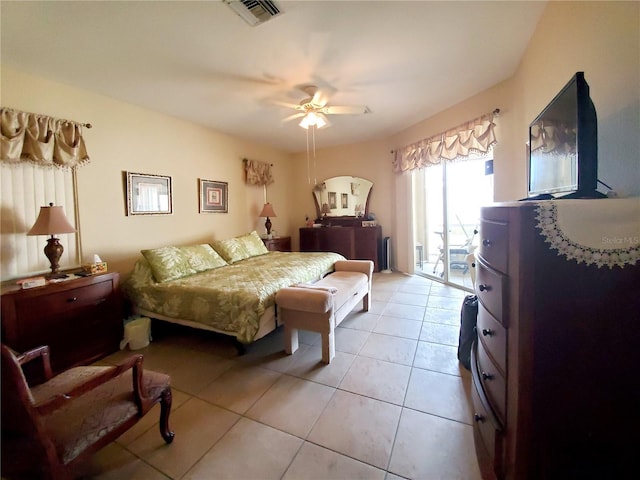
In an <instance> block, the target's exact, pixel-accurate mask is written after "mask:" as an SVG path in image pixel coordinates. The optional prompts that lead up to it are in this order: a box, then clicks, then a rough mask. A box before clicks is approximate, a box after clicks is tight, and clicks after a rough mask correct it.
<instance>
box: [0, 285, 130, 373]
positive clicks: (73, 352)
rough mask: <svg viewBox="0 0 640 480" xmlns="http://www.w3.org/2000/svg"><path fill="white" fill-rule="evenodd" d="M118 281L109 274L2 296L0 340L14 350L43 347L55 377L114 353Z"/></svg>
mask: <svg viewBox="0 0 640 480" xmlns="http://www.w3.org/2000/svg"><path fill="white" fill-rule="evenodd" d="M118 281H119V274H118V273H116V272H113V273H105V274H101V275H92V276H89V277H85V278H77V279H72V280H67V281H64V282H60V283H55V284H49V285H47V286H44V287H37V288H31V289H28V290H17V289H11V290H8V291H3V293H2V301H1V302H2V303H1V307H2V341H3V342H4V343H7V344H8V345H9V346H10V347H11V348H13V349H15V350H17V351H25V350H28V349H31V348H34V347H37V346H39V345H49V348H50V358H51V367H52V369H53V370H54V372H56V373H57V372H60V371H62V370H65V369H67V368H69V367H72V366H76V365H80V364H88V363H91V362H93V361H95V360H97V359H99V358H101V357H103V356H106V355H108V354H110V353H113V352H115V351H116V350H118V348H119V343H120V340H122V335H123V325H122V318H123V316H122V313H123V310H122V300H121V296H120V293H119V289H118ZM27 374H28V376H29V372H27Z"/></svg>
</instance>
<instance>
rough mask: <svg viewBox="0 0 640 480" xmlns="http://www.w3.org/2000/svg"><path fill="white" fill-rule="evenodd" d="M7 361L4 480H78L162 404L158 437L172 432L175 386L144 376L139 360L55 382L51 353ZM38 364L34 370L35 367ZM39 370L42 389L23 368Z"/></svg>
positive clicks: (8, 356) (41, 350)
mask: <svg viewBox="0 0 640 480" xmlns="http://www.w3.org/2000/svg"><path fill="white" fill-rule="evenodd" d="M0 353H1V356H2V476H3V478H5V477H6V478H34V479H37V478H42V479H44V478H47V479H69V478H75V477H76V476H77V475H78V473H79V472H77V471H75V468H76V466H77V465H78V464H79V463H80V462H81V461H83V460H84V459H86V458H87V457H88V456H89V455H90V454H92V453H93V452H96V451H97V450H99V449H100V448H102V447H104V446H105V445H107V444H108V443H111V442H112V441H114V440H115V439H116V438H118V437H119V436H120V435H122V434H123V433H124V432H125V431H127V430H128V429H129V428H131V427H132V426H133V425H135V424H136V423H137V422H138V420H140V419H141V418H142V417H143V416H144V415H145V414H147V413H148V412H149V411H150V410H151V408H152V407H153V406H154V405H155V404H156V403H160V424H159V425H160V434H161V435H162V438H163V439H164V441H165V442H166V443H171V442H172V441H173V437H174V433H173V432H172V431H171V430H170V429H169V414H170V411H171V387H170V386H169V381H170V378H169V376H168V375H166V374H163V373H156V372H152V371H149V370H145V371H144V372H143V368H142V361H143V358H142V355H134V356H132V357H130V358H129V359H128V360H125V361H123V362H122V363H121V364H119V365H117V366H110V367H97V366H89V367H76V368H72V369H70V370H65V371H64V372H62V373H61V374H59V375H57V376H55V377H54V376H53V375H52V372H51V366H50V364H49V347H47V346H41V347H38V348H37V349H34V350H30V351H28V352H26V353H23V354H15V353H14V352H12V351H10V350H9V349H8V348H7V346H6V345H4V344H2V345H1V347H0ZM32 360H37V362H31V361H32ZM28 362H31V363H35V364H38V365H39V366H40V367H41V369H42V376H43V377H44V379H45V382H44V383H42V384H40V385H37V386H35V387H30V386H29V385H28V384H27V382H26V380H25V377H24V375H23V374H22V372H21V367H22V365H23V364H26V363H28Z"/></svg>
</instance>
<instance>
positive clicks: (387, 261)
mask: <svg viewBox="0 0 640 480" xmlns="http://www.w3.org/2000/svg"><path fill="white" fill-rule="evenodd" d="M380 273H391V237H384V240H383V241H382V270H381V271H380Z"/></svg>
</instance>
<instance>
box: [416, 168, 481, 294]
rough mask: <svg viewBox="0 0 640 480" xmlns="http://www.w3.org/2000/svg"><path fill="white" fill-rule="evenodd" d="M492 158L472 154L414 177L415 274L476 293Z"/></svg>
mask: <svg viewBox="0 0 640 480" xmlns="http://www.w3.org/2000/svg"><path fill="white" fill-rule="evenodd" d="M492 173H493V160H492V159H491V157H486V156H485V157H479V156H476V157H474V156H470V157H469V158H468V159H465V160H459V161H454V162H450V161H449V162H447V161H443V162H442V163H441V164H439V165H433V166H429V167H427V168H423V169H420V170H416V171H414V173H413V179H412V180H413V191H414V199H413V202H414V205H413V211H414V218H413V231H414V245H415V262H416V268H415V273H416V274H418V275H424V276H427V277H429V278H432V279H435V280H439V281H443V282H445V283H448V284H451V285H454V286H458V287H462V288H464V289H465V290H469V291H472V290H473V282H472V275H471V274H472V271H471V270H470V262H471V259H472V256H471V257H470V256H469V255H470V254H472V253H473V252H474V250H475V249H476V248H477V245H478V228H479V223H480V207H481V206H483V205H486V204H488V203H491V202H492V201H493V175H492Z"/></svg>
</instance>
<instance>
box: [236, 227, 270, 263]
mask: <svg viewBox="0 0 640 480" xmlns="http://www.w3.org/2000/svg"><path fill="white" fill-rule="evenodd" d="M238 241H240V243H242V244H243V245H244V247H245V248H246V249H247V251H248V252H249V254H250V255H251V256H252V257H255V256H256V255H264V254H265V253H269V250H268V249H267V247H266V246H265V244H264V242H263V241H262V239H261V238H260V235H258V232H256V231H255V230H254V231H253V232H251V233H247V234H246V235H242V236H240V237H238Z"/></svg>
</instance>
